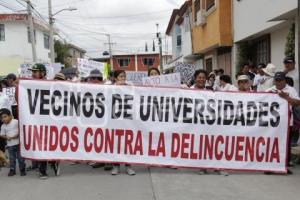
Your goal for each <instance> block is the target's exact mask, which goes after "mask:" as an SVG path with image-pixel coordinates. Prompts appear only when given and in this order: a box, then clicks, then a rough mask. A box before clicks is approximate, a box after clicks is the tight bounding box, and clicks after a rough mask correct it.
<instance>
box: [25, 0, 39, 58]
mask: <svg viewBox="0 0 300 200" xmlns="http://www.w3.org/2000/svg"><path fill="white" fill-rule="evenodd" d="M26 3H27V14H28V23H29V29H30V40H31V48H32V60H33V62H34V63H35V62H36V60H37V59H36V46H35V37H34V26H33V18H32V12H31V6H32V5H31V2H30V0H26Z"/></svg>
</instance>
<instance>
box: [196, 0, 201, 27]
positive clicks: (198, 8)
mask: <svg viewBox="0 0 300 200" xmlns="http://www.w3.org/2000/svg"><path fill="white" fill-rule="evenodd" d="M194 9H195V12H194V20H195V22H197V16H198V15H197V14H198V12H199V11H200V9H201V6H200V0H195V2H194Z"/></svg>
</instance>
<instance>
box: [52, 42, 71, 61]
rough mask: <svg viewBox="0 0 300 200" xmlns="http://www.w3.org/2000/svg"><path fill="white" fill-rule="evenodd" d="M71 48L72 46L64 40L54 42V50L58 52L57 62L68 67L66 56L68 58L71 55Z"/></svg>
mask: <svg viewBox="0 0 300 200" xmlns="http://www.w3.org/2000/svg"><path fill="white" fill-rule="evenodd" d="M69 49H70V46H69V45H68V44H67V43H65V42H62V41H59V40H55V43H54V51H55V53H56V58H55V62H56V63H61V64H64V65H65V66H66V67H69V66H68V64H67V63H65V58H67V57H68V56H70V55H69V53H68V51H69Z"/></svg>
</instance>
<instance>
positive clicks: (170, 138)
mask: <svg viewBox="0 0 300 200" xmlns="http://www.w3.org/2000/svg"><path fill="white" fill-rule="evenodd" d="M19 84H20V85H19V95H18V98H19V100H20V101H19V127H20V143H21V154H22V156H23V157H24V158H27V159H35V160H74V161H79V160H85V161H95V162H110V163H131V164H144V165H159V166H176V167H190V168H207V169H233V170H258V171H275V172H286V154H287V151H286V149H287V135H288V134H287V132H288V124H289V119H288V117H286V116H288V113H289V111H288V110H289V106H288V103H287V102H286V101H285V100H284V99H282V98H280V97H279V96H278V95H276V94H269V93H258V94H254V93H226V92H212V91H199V90H190V89H178V88H159V87H157V88H148V87H133V86H116V85H95V84H82V83H70V82H51V81H37V80H20V83H19Z"/></svg>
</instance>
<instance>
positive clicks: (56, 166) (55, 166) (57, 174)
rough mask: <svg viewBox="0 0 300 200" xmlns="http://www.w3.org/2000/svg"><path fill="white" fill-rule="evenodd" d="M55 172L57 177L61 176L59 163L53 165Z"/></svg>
mask: <svg viewBox="0 0 300 200" xmlns="http://www.w3.org/2000/svg"><path fill="white" fill-rule="evenodd" d="M53 170H54V174H55V176H59V175H60V167H59V162H56V163H55V164H54V165H53Z"/></svg>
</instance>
